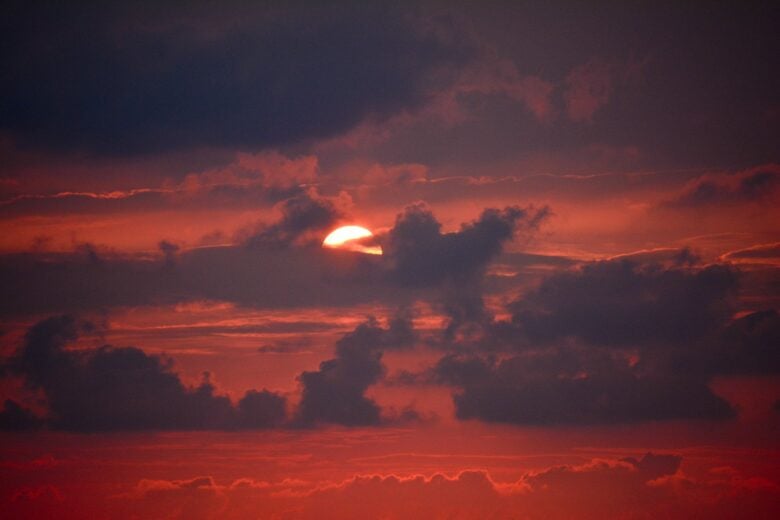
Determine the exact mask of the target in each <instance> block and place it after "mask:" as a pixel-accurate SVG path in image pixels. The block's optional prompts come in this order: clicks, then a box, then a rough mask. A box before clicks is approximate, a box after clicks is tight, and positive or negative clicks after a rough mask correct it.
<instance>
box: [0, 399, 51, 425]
mask: <svg viewBox="0 0 780 520" xmlns="http://www.w3.org/2000/svg"><path fill="white" fill-rule="evenodd" d="M42 423H43V421H42V420H41V419H40V417H38V416H36V415H35V414H34V413H33V412H32V411H31V410H29V409H27V408H24V407H23V406H21V405H20V404H19V403H17V402H16V401H12V400H11V399H6V400H5V403H4V405H3V409H2V411H0V431H25V430H34V429H36V428H39V427H40V426H41V424H42Z"/></svg>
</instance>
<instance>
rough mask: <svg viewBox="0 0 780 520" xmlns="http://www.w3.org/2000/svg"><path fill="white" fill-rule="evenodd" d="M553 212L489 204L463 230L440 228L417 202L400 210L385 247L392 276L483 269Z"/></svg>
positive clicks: (464, 275)
mask: <svg viewBox="0 0 780 520" xmlns="http://www.w3.org/2000/svg"><path fill="white" fill-rule="evenodd" d="M549 213H550V212H549V210H548V209H547V208H542V209H534V208H519V207H516V206H512V207H507V208H505V209H503V210H498V209H486V210H485V211H483V212H482V214H481V215H480V217H479V218H478V219H477V220H475V221H473V222H470V223H467V224H463V225H462V226H461V229H460V230H459V231H456V232H452V233H442V232H441V224H440V223H439V222H438V221H437V220H436V218H435V217H434V215H433V213H432V212H431V211H430V210H429V209H428V208H427V207H426V206H425V205H424V204H416V205H412V206H408V207H407V208H406V209H405V210H404V212H403V213H401V214H400V215H398V217H397V218H396V222H395V226H394V227H393V228H392V229H391V230H390V231H389V232H388V234H387V236H386V237H385V241H384V243H383V245H382V248H383V250H384V252H385V255H386V256H387V257H388V258H389V259H390V261H391V262H392V264H393V270H392V277H393V278H394V279H395V280H397V281H398V282H400V283H402V284H408V285H424V286H425V285H437V284H439V283H441V282H443V281H454V280H457V281H459V282H462V281H464V280H468V279H471V278H473V277H479V276H481V275H482V274H484V269H485V267H486V266H487V264H488V262H490V261H491V260H493V259H494V258H495V257H496V256H497V255H498V254H499V253H500V252H501V248H502V246H503V245H504V244H505V243H506V242H508V241H509V240H511V239H512V238H513V237H514V235H515V233H516V232H517V231H518V230H519V229H521V228H522V229H524V230H526V231H527V230H531V229H535V228H536V227H537V226H538V225H539V224H540V223H541V222H542V221H544V220H545V219H546V218H547V216H548V215H549Z"/></svg>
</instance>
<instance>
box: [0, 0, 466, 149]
mask: <svg viewBox="0 0 780 520" xmlns="http://www.w3.org/2000/svg"><path fill="white" fill-rule="evenodd" d="M307 4H309V3H307V2H302V3H300V4H299V5H288V6H286V7H282V6H278V5H271V4H262V3H256V4H247V3H243V2H230V3H228V4H226V5H220V6H219V8H217V6H215V5H211V4H209V3H206V2H199V3H194V4H187V5H181V4H168V3H163V4H148V3H143V4H138V5H130V6H125V5H120V4H117V3H110V4H105V5H100V6H96V5H90V6H86V5H85V6H69V7H67V8H66V7H65V6H62V5H60V4H58V3H56V2H12V3H11V4H10V5H8V6H7V8H6V12H5V16H4V17H3V22H2V25H0V34H2V35H3V36H2V45H0V48H2V49H3V50H2V54H0V57H2V61H3V63H4V64H5V71H6V73H5V74H4V79H3V81H2V82H1V83H0V96H2V98H3V99H4V100H5V101H4V103H3V108H2V110H0V129H2V131H4V132H5V133H7V134H10V135H11V136H13V137H14V138H15V139H17V140H19V141H20V142H22V143H24V144H31V145H37V146H44V147H50V148H56V149H70V150H84V149H86V150H90V151H93V152H98V153H102V154H117V153H122V154H126V153H147V152H155V151H166V150H172V149H177V148H191V147H203V146H212V147H219V146H232V147H255V148H261V147H267V146H274V145H283V144H287V143H294V142H297V141H300V140H303V139H308V138H316V137H327V136H330V135H333V134H336V133H339V132H342V131H345V130H347V129H349V128H351V127H352V126H353V125H355V124H357V123H358V122H360V121H361V120H362V119H363V118H365V117H368V116H372V117H374V118H377V119H381V118H383V117H385V116H387V115H389V114H392V113H395V112H397V111H400V110H403V109H414V108H415V107H417V106H419V105H420V104H421V103H422V102H423V101H425V99H426V94H427V92H428V89H427V88H426V87H429V86H430V80H431V79H432V74H434V73H435V72H436V71H437V70H438V69H439V68H440V67H441V66H444V65H448V64H452V63H457V62H458V61H460V60H461V59H462V55H463V52H464V51H463V49H460V48H459V47H458V46H457V45H452V44H450V45H448V46H446V47H445V46H444V45H443V44H442V43H441V42H440V41H439V40H437V39H436V38H435V37H434V35H433V33H432V32H428V33H426V32H423V31H421V30H419V29H420V27H419V26H415V25H412V24H410V23H408V20H407V19H406V18H405V17H404V13H403V12H402V11H401V10H400V9H396V8H393V7H391V6H389V5H382V4H381V3H377V2H370V3H368V4H366V3H362V4H360V5H346V4H345V5H341V6H332V5H331V6H327V7H326V6H320V5H318V4H310V5H307Z"/></svg>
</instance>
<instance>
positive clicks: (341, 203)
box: [243, 189, 352, 247]
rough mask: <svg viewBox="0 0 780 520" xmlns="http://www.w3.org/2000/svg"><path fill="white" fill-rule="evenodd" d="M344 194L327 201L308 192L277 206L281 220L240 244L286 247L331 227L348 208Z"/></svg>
mask: <svg viewBox="0 0 780 520" xmlns="http://www.w3.org/2000/svg"><path fill="white" fill-rule="evenodd" d="M351 202H352V201H351V199H350V197H349V196H348V195H347V194H346V193H342V194H341V195H340V196H339V197H338V198H335V199H328V198H325V197H322V196H320V195H319V194H318V193H317V191H316V190H314V189H310V190H308V191H306V192H303V193H300V194H298V195H296V196H295V197H292V198H289V199H287V200H285V201H283V202H281V203H279V205H278V208H279V211H280V212H281V215H282V216H281V219H280V220H279V221H278V222H276V223H274V224H271V225H268V226H261V227H260V229H259V230H258V231H257V232H255V233H253V234H251V235H250V236H249V237H247V238H245V239H244V240H243V241H244V243H245V244H246V245H247V246H249V247H263V246H266V247H267V246H271V247H285V246H289V245H292V244H294V243H296V242H297V241H299V240H300V239H302V238H305V237H306V236H307V235H309V234H311V233H314V232H319V233H320V234H321V233H322V232H323V231H325V230H326V229H328V228H331V227H333V226H334V225H335V224H336V222H338V220H339V219H340V218H343V217H344V216H345V208H346V207H347V206H349V205H350V204H351Z"/></svg>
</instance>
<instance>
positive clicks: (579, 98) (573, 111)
mask: <svg viewBox="0 0 780 520" xmlns="http://www.w3.org/2000/svg"><path fill="white" fill-rule="evenodd" d="M613 88H614V87H613V72H612V68H611V67H610V66H609V65H607V64H606V63H603V62H601V61H598V60H591V61H589V62H587V63H584V64H583V65H579V66H577V67H574V69H572V71H571V72H570V73H569V75H568V76H567V77H566V90H565V91H564V93H563V98H564V100H565V101H566V111H567V114H568V116H569V118H570V119H571V120H572V121H577V122H582V121H590V120H592V119H593V116H594V114H595V113H596V112H597V111H598V110H599V109H600V108H601V107H602V106H604V105H606V104H607V102H608V101H609V98H610V96H611V95H612V89H613Z"/></svg>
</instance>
